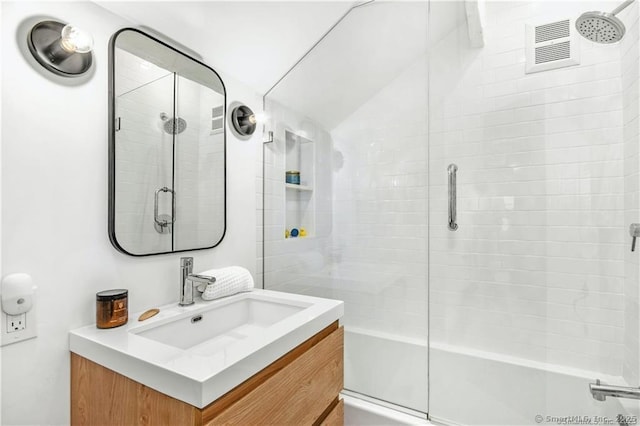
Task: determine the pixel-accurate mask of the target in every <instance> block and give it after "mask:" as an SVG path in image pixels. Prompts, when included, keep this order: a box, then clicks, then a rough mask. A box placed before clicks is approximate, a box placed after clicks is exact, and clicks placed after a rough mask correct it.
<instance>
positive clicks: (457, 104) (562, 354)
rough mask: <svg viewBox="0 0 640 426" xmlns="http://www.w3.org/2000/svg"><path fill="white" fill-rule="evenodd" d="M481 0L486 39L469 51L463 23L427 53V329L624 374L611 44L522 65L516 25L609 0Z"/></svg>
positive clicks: (443, 339)
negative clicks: (454, 203) (569, 60)
mask: <svg viewBox="0 0 640 426" xmlns="http://www.w3.org/2000/svg"><path fill="white" fill-rule="evenodd" d="M486 5H487V10H486V12H487V13H486V18H487V19H486V28H485V32H484V35H485V42H486V44H485V47H484V48H481V49H471V48H469V47H468V36H467V33H466V31H467V30H466V28H464V27H463V28H461V29H460V31H459V32H457V33H453V34H451V35H450V37H448V38H447V39H446V40H445V41H444V42H443V43H441V44H440V45H438V46H437V48H436V49H435V51H434V54H433V57H432V60H433V68H432V72H431V74H430V79H431V83H430V87H431V89H432V92H431V99H430V117H431V120H430V126H431V129H430V157H431V158H430V165H429V169H430V184H431V198H430V203H431V211H432V214H431V217H430V268H431V275H430V289H431V290H430V297H431V303H430V309H431V312H430V321H431V323H430V332H431V339H432V340H433V341H436V342H440V343H448V344H452V345H459V346H464V347H468V348H474V349H479V350H484V351H488V352H496V353H500V354H506V355H510V356H515V357H520V358H524V359H529V360H535V361H540V362H547V363H550V364H556V365H561V366H570V367H574V368H579V369H583V370H589V371H593V372H600V373H606V374H612V375H620V374H621V373H622V363H623V359H622V358H623V353H624V351H623V334H624V326H625V324H624V322H625V319H624V298H625V295H624V252H625V251H628V250H629V246H628V238H626V237H625V235H626V234H625V232H626V231H625V228H626V224H625V221H624V188H623V185H624V177H623V114H622V93H621V61H620V45H598V44H595V43H592V42H590V41H588V40H586V39H583V38H582V37H579V43H580V47H581V64H580V65H579V66H574V67H569V68H562V69H557V70H552V71H547V72H540V73H536V74H525V73H524V47H525V38H524V35H525V23H528V22H536V23H538V24H540V23H546V22H555V21H557V20H560V19H566V18H574V19H575V18H577V17H578V16H580V14H581V13H583V12H585V11H587V10H609V9H610V8H611V4H610V3H608V2H553V4H551V3H545V2H499V1H495V2H487V3H486ZM449 163H457V165H458V166H459V171H458V200H459V203H458V222H459V229H458V231H457V232H450V231H449V230H448V229H447V226H446V223H447V190H446V179H447V173H446V169H447V165H448V164H449ZM636 285H637V283H636ZM431 368H432V371H438V366H437V365H433V364H432V365H431ZM433 392H437V389H433Z"/></svg>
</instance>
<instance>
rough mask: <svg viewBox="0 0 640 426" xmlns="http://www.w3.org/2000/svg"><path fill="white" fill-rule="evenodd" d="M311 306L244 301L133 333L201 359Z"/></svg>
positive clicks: (245, 299) (237, 301)
mask: <svg viewBox="0 0 640 426" xmlns="http://www.w3.org/2000/svg"><path fill="white" fill-rule="evenodd" d="M309 306H310V304H308V303H307V304H298V305H293V304H290V303H289V304H287V303H283V302H282V301H273V300H260V299H253V298H244V299H238V300H232V301H230V303H227V304H225V305H222V306H217V307H215V309H207V310H203V311H201V312H199V313H197V314H193V315H188V316H186V317H182V318H177V319H175V320H173V321H171V322H168V323H166V324H162V323H161V324H157V325H154V326H153V327H151V328H141V329H140V328H139V329H132V330H131V332H132V333H135V334H138V335H139V336H142V337H144V338H147V339H151V340H155V341H157V342H160V343H164V344H165V345H169V346H174V347H176V348H180V349H189V350H190V351H191V352H192V353H194V354H198V355H207V354H213V353H215V352H217V351H220V350H223V349H224V348H225V347H227V346H228V345H229V344H231V343H234V342H236V341H238V340H242V339H246V338H247V337H250V336H252V335H259V334H260V333H262V332H264V330H265V329H267V328H268V327H269V326H271V325H273V324H275V323H277V322H279V321H282V320H284V319H286V318H288V317H290V316H291V315H293V314H295V313H298V312H300V311H302V310H303V309H305V308H308V307H309Z"/></svg>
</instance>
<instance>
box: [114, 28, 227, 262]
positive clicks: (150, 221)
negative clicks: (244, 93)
mask: <svg viewBox="0 0 640 426" xmlns="http://www.w3.org/2000/svg"><path fill="white" fill-rule="evenodd" d="M225 105H226V92H225V88H224V84H223V82H222V80H221V79H220V77H219V76H218V74H217V73H216V72H215V71H214V70H213V69H212V68H210V67H208V66H207V65H205V64H203V63H201V62H199V61H197V60H196V59H193V58H192V57H190V56H188V55H186V54H184V53H183V52H180V51H179V50H177V49H175V48H173V47H171V46H169V45H167V44H165V43H163V42H162V41H160V40H158V39H156V38H154V37H152V36H150V35H148V34H145V33H144V32H142V31H140V30H137V29H132V28H125V29H122V30H120V31H118V32H117V33H115V34H114V35H113V36H112V37H111V41H110V49H109V123H110V126H109V127H110V128H109V239H110V240H111V243H112V244H113V245H114V247H115V248H116V249H118V250H119V251H121V252H123V253H126V254H129V255H133V256H147V255H153V254H161V253H173V252H180V251H186V250H198V249H206V248H212V247H215V246H216V245H218V244H219V243H220V241H222V238H223V237H224V234H225V229H226V160H225V144H226V140H225Z"/></svg>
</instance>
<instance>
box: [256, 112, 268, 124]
mask: <svg viewBox="0 0 640 426" xmlns="http://www.w3.org/2000/svg"><path fill="white" fill-rule="evenodd" d="M255 116H256V123H260V124H262V123H266V122H267V119H268V117H267V114H265V113H264V112H256V113H255Z"/></svg>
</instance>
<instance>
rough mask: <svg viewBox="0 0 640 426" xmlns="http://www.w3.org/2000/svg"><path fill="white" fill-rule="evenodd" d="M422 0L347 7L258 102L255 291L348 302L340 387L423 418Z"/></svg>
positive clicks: (424, 101)
mask: <svg viewBox="0 0 640 426" xmlns="http://www.w3.org/2000/svg"><path fill="white" fill-rule="evenodd" d="M427 9H428V7H427V4H426V3H411V2H396V3H378V2H375V3H370V4H366V5H363V6H359V7H356V8H354V9H352V10H351V11H350V12H349V13H348V14H347V15H346V17H344V19H342V20H341V21H340V22H339V23H338V25H336V26H335V27H334V28H333V29H332V30H331V32H330V33H328V34H327V35H326V37H324V38H323V39H322V40H321V42H320V43H319V44H318V45H316V46H315V47H314V48H313V49H312V50H311V51H310V52H309V53H308V54H307V55H306V56H305V58H304V59H303V60H302V61H301V62H300V63H298V64H297V65H296V67H295V68H293V69H292V70H291V71H290V72H289V73H288V74H287V75H286V77H285V78H284V79H283V80H281V81H280V82H279V83H278V85H277V86H275V87H274V88H273V89H272V90H271V91H270V92H269V93H268V94H267V96H265V111H266V113H267V115H268V116H269V123H268V124H267V126H266V130H267V131H273V132H274V141H273V143H270V144H266V145H265V146H264V151H263V153H264V194H263V196H264V211H263V220H264V222H263V227H264V233H263V236H264V246H263V247H264V253H263V254H264V256H263V262H264V288H266V289H270V290H280V291H287V292H293V293H302V294H308V295H313V296H319V297H328V298H335V299H340V300H343V301H344V302H345V315H344V318H343V319H342V325H344V327H345V388H346V389H347V390H348V391H350V392H352V393H354V394H356V395H357V396H359V397H361V398H370V399H373V400H375V401H384V402H387V403H390V404H393V405H395V406H397V407H400V408H404V409H407V410H412V411H414V412H420V413H426V412H427V401H428V398H427V332H428V330H427V238H426V237H427V171H426V170H427V140H426V139H427V110H426V108H427V87H426V81H427V80H426V72H427V62H426V59H427V57H426V50H427V31H426V30H427V28H426V20H427V12H428V10H427Z"/></svg>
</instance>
